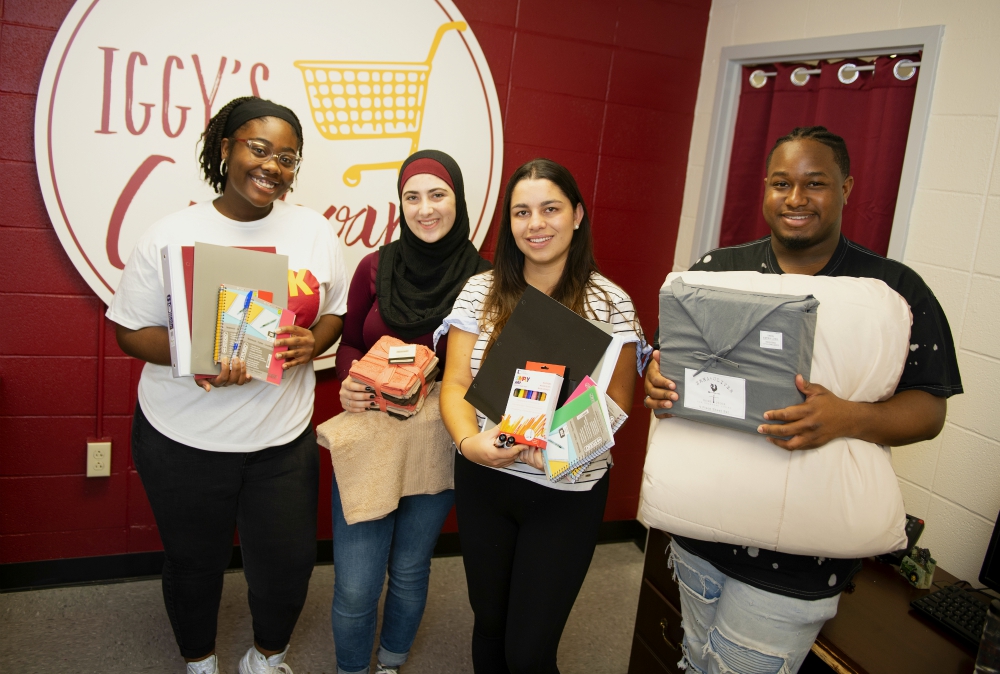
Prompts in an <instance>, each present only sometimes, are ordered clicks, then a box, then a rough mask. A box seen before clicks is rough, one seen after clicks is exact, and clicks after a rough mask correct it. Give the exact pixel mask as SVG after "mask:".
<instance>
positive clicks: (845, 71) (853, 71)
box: [750, 59, 920, 89]
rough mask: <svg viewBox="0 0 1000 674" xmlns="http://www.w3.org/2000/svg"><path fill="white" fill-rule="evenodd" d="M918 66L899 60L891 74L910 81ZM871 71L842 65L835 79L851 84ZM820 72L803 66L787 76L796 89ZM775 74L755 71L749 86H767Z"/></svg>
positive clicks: (860, 67) (850, 64)
mask: <svg viewBox="0 0 1000 674" xmlns="http://www.w3.org/2000/svg"><path fill="white" fill-rule="evenodd" d="M919 66H920V61H911V60H910V59H900V60H899V61H896V64H895V65H894V66H893V67H892V74H893V75H895V77H896V79H897V80H903V81H905V80H908V79H910V78H911V77H913V76H914V75H915V74H916V72H917V68H918V67H919ZM873 70H875V65H874V64H873V65H867V66H859V65H854V64H853V63H845V64H844V65H842V66H840V68H839V69H838V70H837V79H838V80H840V82H841V83H842V84H852V83H853V82H854V81H855V80H857V79H858V77H860V75H859V73H860V72H862V71H873ZM821 72H823V71H822V70H821V69H819V68H812V69H810V68H806V67H804V66H803V67H800V68H796V69H795V70H793V71H792V72H791V75H789V78H790V79H791V81H792V84H794V85H795V86H797V87H802V86H805V84H806V82H808V81H809V78H810V77H811V76H813V75H819V74H820V73H821ZM777 74H778V73H776V72H774V73H769V72H765V71H763V70H760V69H758V70H755V71H753V72H752V73H750V86H752V87H753V88H754V89H760V88H761V87H763V86H764V85H765V84H767V78H768V77H775V76H777Z"/></svg>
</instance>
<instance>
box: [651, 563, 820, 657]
mask: <svg viewBox="0 0 1000 674" xmlns="http://www.w3.org/2000/svg"><path fill="white" fill-rule="evenodd" d="M669 563H670V565H671V566H672V567H673V569H674V580H676V581H677V584H678V585H679V586H680V590H681V619H682V625H683V627H684V641H683V643H682V644H681V650H682V651H683V652H684V657H683V658H682V659H681V661H680V662H679V663H678V666H679V667H680V668H681V669H687V670H688V672H689V674H795V672H797V671H799V667H801V666H802V661H803V660H805V657H806V655H808V653H809V649H810V648H811V647H812V644H813V642H814V641H816V635H818V634H819V631H820V629H821V628H822V627H823V623H825V622H826V621H827V620H829V619H830V618H832V617H833V616H835V615H837V604H838V603H839V601H840V595H837V596H835V597H828V598H826V599H817V600H813V601H810V600H806V599H795V598H794V597H786V596H784V595H780V594H775V593H773V592H766V591H765V590H760V589H757V588H755V587H751V586H750V585H747V584H746V583H744V582H742V581H739V580H736V579H735V578H730V577H729V576H727V575H725V574H724V573H722V572H720V571H719V570H718V569H716V568H715V567H714V566H712V565H711V564H709V563H708V562H707V561H705V560H704V559H702V558H701V557H698V556H697V555H693V554H691V553H690V552H688V551H687V550H685V549H684V548H682V547H681V546H679V545H676V544H673V545H671V553H670V562H669Z"/></svg>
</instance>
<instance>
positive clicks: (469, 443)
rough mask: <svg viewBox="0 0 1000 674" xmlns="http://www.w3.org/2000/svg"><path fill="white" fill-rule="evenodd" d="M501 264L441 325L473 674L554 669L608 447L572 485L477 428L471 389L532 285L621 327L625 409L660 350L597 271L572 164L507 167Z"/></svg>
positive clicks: (583, 569)
mask: <svg viewBox="0 0 1000 674" xmlns="http://www.w3.org/2000/svg"><path fill="white" fill-rule="evenodd" d="M493 262H494V268H493V270H492V271H488V272H484V273H482V274H478V275H476V276H473V277H472V278H470V279H469V281H468V282H467V283H466V285H465V288H464V289H463V291H462V292H461V294H460V295H459V296H458V299H457V300H455V305H454V308H453V309H452V312H451V314H450V315H449V316H448V317H447V318H446V319H445V321H444V325H442V326H441V328H439V329H438V331H437V334H435V338H440V336H441V335H443V334H444V333H448V353H449V358H448V363H447V366H446V368H445V374H444V380H443V382H442V387H441V416H442V418H443V419H444V422H445V426H446V427H447V428H448V431H449V433H450V434H451V436H452V438H453V439H454V441H455V445H456V447H457V448H458V450H459V454H460V456H458V457H457V458H456V462H455V501H456V506H457V510H458V526H459V534H460V536H461V542H462V554H463V557H464V562H465V574H466V578H467V580H468V584H469V600H470V603H471V604H472V609H473V612H474V613H475V629H474V631H473V639H472V654H473V664H474V667H475V671H476V673H477V674H484V673H486V674H491V673H493V672H496V673H503V674H509V673H510V672H521V671H531V672H558V669H557V667H556V652H557V650H558V647H559V639H560V637H561V635H562V631H563V627H564V626H565V625H566V620H567V619H568V618H569V613H570V610H571V609H572V607H573V602H574V601H575V600H576V595H577V593H578V592H579V590H580V586H581V585H582V584H583V580H584V577H585V576H586V574H587V569H588V568H589V566H590V560H591V558H592V557H593V554H594V547H595V546H596V544H597V532H598V528H599V526H600V523H601V520H602V517H603V514H604V505H605V502H606V501H607V495H608V479H609V476H608V469H609V468H610V466H611V457H610V454H609V453H606V454H605V455H603V456H602V457H601V458H600V459H599V460H597V461H595V462H594V463H593V464H592V465H591V467H590V469H589V471H588V473H586V474H585V475H583V476H581V477H580V479H579V480H578V481H577V482H576V483H575V484H571V483H569V482H568V481H564V482H559V483H552V482H550V481H549V480H548V479H547V478H546V476H545V471H544V469H543V464H542V456H541V450H539V449H535V448H529V447H527V446H526V445H515V446H513V447H510V448H497V447H496V446H495V445H494V441H495V440H496V437H497V435H498V434H499V431H498V429H496V428H493V429H490V430H486V431H480V428H482V425H483V421H484V417H483V415H482V414H481V413H479V412H478V411H477V410H476V409H475V408H474V407H473V406H472V405H470V404H469V403H468V402H466V401H465V398H464V396H465V393H466V391H467V390H468V388H469V385H470V384H471V383H472V380H473V378H474V377H475V375H476V373H477V372H478V371H479V366H480V364H481V362H482V360H483V358H484V357H485V356H486V355H487V354H488V353H489V349H490V347H491V346H492V343H493V341H494V339H495V338H496V336H497V335H499V333H500V331H501V330H502V328H503V326H504V325H505V324H506V322H507V319H508V318H509V317H510V314H511V312H512V311H513V308H514V306H515V305H516V303H517V301H518V300H519V299H520V297H521V294H522V293H523V292H524V289H525V288H526V287H527V286H528V285H531V286H534V287H535V288H537V289H539V290H541V291H542V292H544V293H546V294H548V295H549V296H551V297H553V298H554V299H556V300H558V301H559V302H561V303H562V304H564V305H565V306H567V307H569V308H570V309H572V310H573V311H575V312H576V313H578V314H580V315H581V316H584V317H586V318H589V319H595V320H599V321H604V322H607V323H610V324H611V325H612V326H613V331H614V332H615V333H617V334H621V335H622V337H624V338H625V341H626V344H625V346H624V347H623V348H622V351H621V357H620V358H619V360H618V363H617V367H616V369H615V372H614V376H613V377H612V381H611V384H610V385H609V387H608V395H610V396H611V397H612V398H613V399H614V400H615V402H616V403H617V404H618V405H619V406H620V407H621V408H622V409H623V410H629V409H631V407H632V392H633V390H634V387H635V378H636V373H637V371H639V372H641V370H642V367H641V366H642V365H643V364H644V361H645V359H646V357H647V356H648V354H649V351H650V348H649V347H648V346H647V345H646V343H645V340H644V339H643V338H642V336H641V329H640V328H639V324H638V321H637V319H636V316H635V310H634V308H633V307H632V301H631V300H630V299H629V297H628V295H627V294H626V293H625V292H624V291H623V290H622V289H621V288H619V287H618V286H616V285H615V284H614V283H612V282H611V281H609V280H608V279H606V278H604V277H603V276H601V275H600V274H599V273H598V272H597V264H596V262H595V260H594V253H593V237H592V234H591V229H590V218H589V217H588V215H587V210H586V207H585V206H584V203H583V198H582V197H581V195H580V190H579V188H578V187H577V185H576V181H575V180H574V179H573V176H572V175H571V174H570V172H569V171H568V170H566V168H564V167H563V166H560V165H559V164H556V163H555V162H552V161H549V160H547V159H536V160H533V161H531V162H528V163H527V164H525V165H524V166H521V167H520V168H519V169H517V170H516V171H515V172H514V174H513V175H512V176H511V178H510V181H509V182H508V184H507V189H506V192H505V194H504V204H503V212H502V213H501V219H500V232H499V234H498V238H497V248H496V254H495V258H494V261H493Z"/></svg>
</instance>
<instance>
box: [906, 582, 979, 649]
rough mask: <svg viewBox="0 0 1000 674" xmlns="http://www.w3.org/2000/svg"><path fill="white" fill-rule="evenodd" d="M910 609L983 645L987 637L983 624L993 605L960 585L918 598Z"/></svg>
mask: <svg viewBox="0 0 1000 674" xmlns="http://www.w3.org/2000/svg"><path fill="white" fill-rule="evenodd" d="M910 606H912V607H913V608H915V609H916V610H917V611H919V612H920V613H922V614H923V615H925V616H927V617H928V618H929V619H930V620H932V621H933V622H936V623H937V624H939V625H941V626H942V627H944V628H945V629H947V630H949V631H950V632H952V633H954V634H955V635H956V636H958V637H960V638H962V639H964V640H965V641H967V642H969V643H970V644H972V645H974V646H976V645H978V644H979V639H980V637H981V636H982V634H983V623H985V622H986V610H987V609H988V608H989V604H985V603H983V602H981V601H979V600H978V599H976V598H975V597H974V596H973V595H972V593H971V592H968V591H966V590H964V589H963V588H961V587H959V586H958V585H949V586H948V587H944V588H942V589H940V590H938V591H936V592H931V593H930V594H928V595H924V596H923V597H921V598H920V599H914V600H913V601H911V602H910Z"/></svg>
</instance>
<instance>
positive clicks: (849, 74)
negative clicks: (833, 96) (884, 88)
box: [837, 63, 861, 84]
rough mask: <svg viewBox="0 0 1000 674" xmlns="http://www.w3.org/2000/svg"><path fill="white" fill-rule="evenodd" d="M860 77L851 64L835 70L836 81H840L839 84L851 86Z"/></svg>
mask: <svg viewBox="0 0 1000 674" xmlns="http://www.w3.org/2000/svg"><path fill="white" fill-rule="evenodd" d="M860 76H861V73H859V72H858V69H857V68H856V67H855V65H854V64H853V63H845V64H844V65H842V66H840V69H839V70H837V79H838V80H840V83H841V84H853V83H854V82H856V81H857V79H858V77H860Z"/></svg>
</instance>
